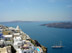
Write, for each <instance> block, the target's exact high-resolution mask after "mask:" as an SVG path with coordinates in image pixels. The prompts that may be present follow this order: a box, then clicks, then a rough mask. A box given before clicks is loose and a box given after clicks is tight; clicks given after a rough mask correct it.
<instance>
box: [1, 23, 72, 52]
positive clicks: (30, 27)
mask: <svg viewBox="0 0 72 53" xmlns="http://www.w3.org/2000/svg"><path fill="white" fill-rule="evenodd" d="M44 23H49V22H30V23H24V22H20V23H0V24H3V25H5V26H12V27H16V26H17V25H19V26H20V28H21V29H22V30H23V31H24V32H25V33H27V34H28V35H30V37H31V38H32V39H34V40H38V41H39V43H40V44H42V45H44V46H46V47H47V48H48V53H72V29H61V28H60V29H59V28H49V27H45V26H40V24H44ZM59 41H62V42H63V46H64V48H63V49H52V48H51V46H52V45H53V44H54V43H55V42H59Z"/></svg>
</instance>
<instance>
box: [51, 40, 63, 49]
mask: <svg viewBox="0 0 72 53" xmlns="http://www.w3.org/2000/svg"><path fill="white" fill-rule="evenodd" d="M52 48H53V49H58V48H59V49H60V48H63V46H62V42H61V41H60V45H54V46H52Z"/></svg>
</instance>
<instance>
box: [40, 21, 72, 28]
mask: <svg viewBox="0 0 72 53" xmlns="http://www.w3.org/2000/svg"><path fill="white" fill-rule="evenodd" d="M41 26H47V27H54V28H66V29H72V22H58V23H48V24H41Z"/></svg>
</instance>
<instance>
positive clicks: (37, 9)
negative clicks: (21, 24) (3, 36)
mask: <svg viewBox="0 0 72 53" xmlns="http://www.w3.org/2000/svg"><path fill="white" fill-rule="evenodd" d="M14 20H22V21H71V20H72V0H0V22H4V21H14Z"/></svg>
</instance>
